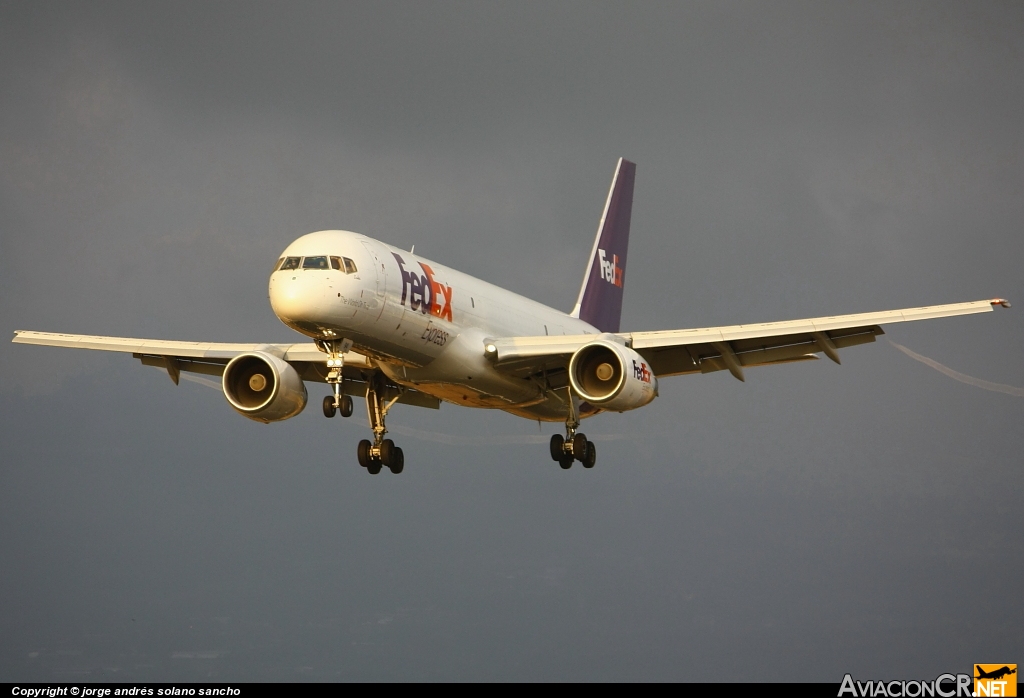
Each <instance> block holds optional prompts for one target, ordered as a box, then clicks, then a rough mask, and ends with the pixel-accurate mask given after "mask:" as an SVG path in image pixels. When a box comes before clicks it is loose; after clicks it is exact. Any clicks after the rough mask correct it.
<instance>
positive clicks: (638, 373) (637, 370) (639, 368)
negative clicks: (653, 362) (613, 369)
mask: <svg viewBox="0 0 1024 698" xmlns="http://www.w3.org/2000/svg"><path fill="white" fill-rule="evenodd" d="M633 377H634V378H636V379H637V380H638V381H643V382H644V383H650V382H651V369H649V368H647V364H646V363H644V362H643V361H641V362H640V363H637V362H636V360H634V361H633Z"/></svg>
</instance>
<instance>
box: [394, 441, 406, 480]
mask: <svg viewBox="0 0 1024 698" xmlns="http://www.w3.org/2000/svg"><path fill="white" fill-rule="evenodd" d="M394 458H395V461H394V462H393V463H392V464H391V472H392V473H394V474H395V475H398V474H399V473H400V472H402V471H403V470H405V451H403V450H402V449H401V448H398V447H395V455H394Z"/></svg>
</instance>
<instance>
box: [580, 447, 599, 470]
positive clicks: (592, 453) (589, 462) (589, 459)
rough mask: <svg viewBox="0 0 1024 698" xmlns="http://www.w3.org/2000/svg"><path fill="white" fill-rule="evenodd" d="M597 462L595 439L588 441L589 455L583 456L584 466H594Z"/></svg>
mask: <svg viewBox="0 0 1024 698" xmlns="http://www.w3.org/2000/svg"><path fill="white" fill-rule="evenodd" d="M595 463H597V446H595V445H594V442H593V441H588V442H587V455H586V456H585V457H584V458H583V467H584V468H593V467H594V464H595Z"/></svg>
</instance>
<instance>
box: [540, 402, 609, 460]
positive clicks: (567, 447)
mask: <svg viewBox="0 0 1024 698" xmlns="http://www.w3.org/2000/svg"><path fill="white" fill-rule="evenodd" d="M579 427H580V417H579V406H578V404H577V398H575V397H574V396H573V395H571V394H570V395H569V416H568V417H566V420H565V437H564V438H563V437H562V435H561V434H554V435H553V436H552V437H551V445H550V448H551V460H553V461H556V462H557V463H558V465H559V466H561V468H562V470H568V469H569V468H571V467H572V462H573V461H574V460H578V461H579V462H580V463H582V464H583V467H584V468H593V467H594V464H595V463H597V447H596V446H594V442H593V441H588V440H587V437H586V435H585V434H583V433H580V432H577V431H576V430H577V429H579Z"/></svg>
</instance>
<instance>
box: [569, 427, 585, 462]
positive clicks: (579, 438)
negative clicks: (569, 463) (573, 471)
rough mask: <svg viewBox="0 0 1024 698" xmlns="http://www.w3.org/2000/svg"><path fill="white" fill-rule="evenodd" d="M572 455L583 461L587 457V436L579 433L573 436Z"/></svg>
mask: <svg viewBox="0 0 1024 698" xmlns="http://www.w3.org/2000/svg"><path fill="white" fill-rule="evenodd" d="M572 455H573V457H574V458H575V459H576V460H578V461H579V462H580V463H582V462H583V461H584V460H585V459H586V457H587V437H586V436H584V435H583V434H577V435H576V436H574V437H572Z"/></svg>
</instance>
